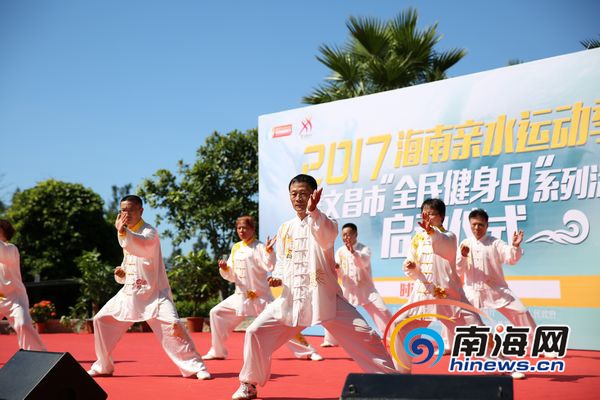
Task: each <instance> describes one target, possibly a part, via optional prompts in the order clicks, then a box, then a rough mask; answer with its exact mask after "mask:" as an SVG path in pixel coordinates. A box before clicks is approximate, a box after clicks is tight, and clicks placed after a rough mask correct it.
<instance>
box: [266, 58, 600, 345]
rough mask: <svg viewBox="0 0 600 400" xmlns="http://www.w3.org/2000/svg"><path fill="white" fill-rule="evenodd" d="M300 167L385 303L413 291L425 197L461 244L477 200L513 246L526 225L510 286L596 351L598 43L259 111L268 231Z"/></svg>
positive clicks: (283, 215)
mask: <svg viewBox="0 0 600 400" xmlns="http://www.w3.org/2000/svg"><path fill="white" fill-rule="evenodd" d="M298 173H307V174H310V175H312V176H314V177H315V178H317V179H318V181H319V184H320V185H322V186H323V187H324V193H323V198H322V199H321V203H320V205H319V208H320V209H321V210H322V211H324V212H325V213H327V214H328V215H330V216H331V217H333V218H335V219H337V220H338V222H339V224H340V229H341V226H342V225H343V224H344V223H346V222H353V223H355V224H356V225H357V226H358V230H359V235H358V236H359V241H360V242H362V243H364V244H366V245H367V246H369V247H370V248H371V250H372V253H373V256H372V266H373V274H374V278H375V283H376V286H377V288H378V290H379V291H380V293H381V294H382V295H383V296H384V299H385V300H386V303H387V304H388V306H389V308H390V310H392V311H394V310H395V309H397V308H398V307H399V306H401V305H402V304H404V303H405V302H406V298H407V297H408V294H409V293H410V291H411V288H412V282H411V281H410V280H408V279H407V278H406V277H404V274H403V272H402V262H403V261H404V258H405V255H406V254H407V249H408V246H409V244H410V239H411V237H412V235H413V234H414V233H415V231H416V230H419V229H420V228H419V226H418V223H417V222H418V221H419V218H420V205H421V203H422V201H423V200H424V199H426V198H429V197H439V198H441V199H443V200H444V202H445V203H446V205H447V211H446V219H445V221H444V225H445V227H446V228H447V229H449V230H451V231H452V232H454V233H455V234H456V235H457V236H458V240H459V242H460V241H461V240H462V239H464V238H466V237H468V236H470V235H471V234H470V228H469V223H468V218H467V217H468V214H469V212H470V211H471V210H472V209H474V208H483V209H485V210H486V211H487V212H488V214H489V215H490V221H489V225H490V228H489V231H490V233H491V234H492V235H494V236H496V237H499V238H501V239H503V240H504V241H510V240H511V237H512V234H513V232H515V231H517V230H519V229H522V230H524V232H525V240H524V243H523V245H522V247H523V249H524V252H525V254H524V256H523V258H522V259H521V261H520V262H519V263H518V264H516V265H515V266H505V267H504V272H505V275H506V276H507V281H508V283H509V285H510V287H511V288H512V289H513V291H515V292H516V294H517V295H518V296H520V297H521V299H522V300H523V302H524V303H525V304H526V305H527V306H528V307H529V308H530V311H531V312H532V314H533V316H534V318H535V319H536V321H537V322H538V324H546V325H551V324H567V325H570V326H571V337H570V343H569V347H570V348H585V349H596V350H600V261H598V258H599V257H600V250H599V249H600V228H599V226H600V179H599V178H600V49H596V50H587V51H582V52H578V53H573V54H569V55H565V56H560V57H554V58H550V59H545V60H540V61H535V62H530V63H525V64H519V65H514V66H510V67H505V68H500V69H496V70H492V71H486V72H481V73H477V74H472V75H467V76H462V77H458V78H452V79H447V80H443V81H438V82H434V83H429V84H424V85H419V86H414V87H409V88H404V89H399V90H394V91H389V92H384V93H379V94H375V95H370V96H364V97H360V98H354V99H348V100H342V101H337V102H333V103H327V104H322V105H318V106H310V107H303V108H298V109H294V110H288V111H284V112H279V113H275V114H269V115H263V116H261V117H260V118H259V204H260V216H259V217H260V232H261V235H262V236H264V237H266V236H267V235H273V234H275V232H276V231H277V228H278V226H279V225H280V224H281V223H282V222H283V221H286V220H288V219H290V218H292V217H293V216H294V214H293V210H292V208H291V205H290V202H289V198H288V193H287V189H288V182H289V180H290V179H291V178H292V177H293V176H294V175H296V174H298ZM340 245H341V239H340V238H339V237H338V240H337V242H336V248H337V247H338V246H340ZM486 311H489V310H486ZM492 315H493V316H494V318H496V317H497V318H498V320H499V321H504V320H503V317H502V316H501V315H500V314H499V313H492Z"/></svg>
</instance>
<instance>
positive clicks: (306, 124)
mask: <svg viewBox="0 0 600 400" xmlns="http://www.w3.org/2000/svg"><path fill="white" fill-rule="evenodd" d="M311 119H312V117H306V118H304V119H303V120H302V122H301V123H302V129H300V136H306V135H309V134H310V131H312V122H311V121H310V120H311Z"/></svg>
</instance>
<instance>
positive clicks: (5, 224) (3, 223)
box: [0, 219, 17, 240]
mask: <svg viewBox="0 0 600 400" xmlns="http://www.w3.org/2000/svg"><path fill="white" fill-rule="evenodd" d="M0 230H1V231H2V232H4V236H5V237H6V240H10V239H12V238H13V236H15V233H16V232H17V231H16V230H15V227H14V226H12V224H11V223H10V221H9V220H7V219H0Z"/></svg>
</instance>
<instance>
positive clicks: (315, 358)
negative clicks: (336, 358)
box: [310, 352, 324, 361]
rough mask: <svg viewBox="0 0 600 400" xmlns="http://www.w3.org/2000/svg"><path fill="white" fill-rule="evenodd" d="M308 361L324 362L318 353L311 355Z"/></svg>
mask: <svg viewBox="0 0 600 400" xmlns="http://www.w3.org/2000/svg"><path fill="white" fill-rule="evenodd" d="M310 359H311V360H313V361H323V360H324V358H323V356H322V355H320V354H319V353H317V352H315V353H312V354H311V355H310Z"/></svg>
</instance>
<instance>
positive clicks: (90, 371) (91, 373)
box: [87, 369, 113, 378]
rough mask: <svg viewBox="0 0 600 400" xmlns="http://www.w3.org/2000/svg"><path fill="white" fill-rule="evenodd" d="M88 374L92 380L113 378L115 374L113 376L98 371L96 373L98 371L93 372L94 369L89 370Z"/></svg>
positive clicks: (110, 373)
mask: <svg viewBox="0 0 600 400" xmlns="http://www.w3.org/2000/svg"><path fill="white" fill-rule="evenodd" d="M87 373H88V375H89V376H91V377H92V378H103V377H104V378H106V377H109V376H112V375H113V374H112V372H109V373H102V372H98V371H96V370H93V369H89V370H87Z"/></svg>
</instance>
